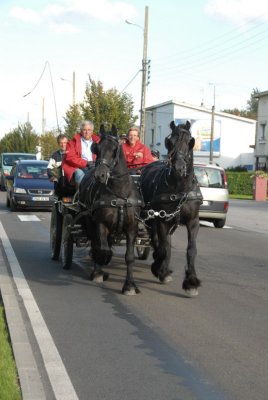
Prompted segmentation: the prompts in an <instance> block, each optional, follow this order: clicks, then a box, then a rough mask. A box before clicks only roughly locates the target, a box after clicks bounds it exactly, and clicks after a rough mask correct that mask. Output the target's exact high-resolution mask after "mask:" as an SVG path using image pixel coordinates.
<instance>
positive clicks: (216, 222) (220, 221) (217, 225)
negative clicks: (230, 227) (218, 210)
mask: <svg viewBox="0 0 268 400" xmlns="http://www.w3.org/2000/svg"><path fill="white" fill-rule="evenodd" d="M225 222H226V219H214V222H213V224H214V226H215V228H223V227H224V225H225Z"/></svg>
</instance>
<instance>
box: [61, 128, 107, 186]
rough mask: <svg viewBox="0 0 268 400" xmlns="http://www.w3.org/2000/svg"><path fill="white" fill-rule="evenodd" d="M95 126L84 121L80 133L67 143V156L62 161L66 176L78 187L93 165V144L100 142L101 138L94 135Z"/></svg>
mask: <svg viewBox="0 0 268 400" xmlns="http://www.w3.org/2000/svg"><path fill="white" fill-rule="evenodd" d="M93 129H94V124H93V122H91V121H84V122H82V123H81V125H80V133H77V134H76V135H75V136H74V137H73V138H72V140H70V141H69V142H68V143H67V147H66V154H65V157H64V159H63V161H62V169H63V172H64V175H65V176H66V178H67V179H68V181H69V182H70V181H71V179H72V178H73V180H74V182H75V184H76V187H77V188H78V187H79V184H80V182H81V181H82V179H83V177H84V175H85V170H86V168H88V167H89V166H91V165H93V162H94V161H95V158H96V156H95V154H92V152H91V145H92V143H93V142H99V140H100V139H99V136H97V135H95V134H94V133H93Z"/></svg>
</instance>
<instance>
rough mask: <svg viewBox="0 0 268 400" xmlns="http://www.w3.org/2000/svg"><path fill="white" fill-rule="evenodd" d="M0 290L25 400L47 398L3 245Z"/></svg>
mask: <svg viewBox="0 0 268 400" xmlns="http://www.w3.org/2000/svg"><path fill="white" fill-rule="evenodd" d="M0 276H1V279H0V292H1V296H2V299H3V304H4V310H5V315H6V319H7V324H8V329H9V335H10V339H11V343H12V349H13V353H14V357H15V362H16V366H17V371H18V376H19V381H20V387H21V392H22V398H23V400H37V399H38V400H43V399H46V395H45V391H44V387H43V384H42V380H41V376H40V373H39V371H38V368H37V364H36V362H35V358H34V355H33V351H32V347H31V343H30V340H29V337H28V334H27V331H26V327H25V324H24V320H23V316H22V313H21V310H20V305H19V300H18V293H17V291H16V290H15V288H14V283H13V280H12V278H11V277H10V274H9V271H8V269H7V261H6V259H5V255H4V250H3V245H2V243H1V245H0Z"/></svg>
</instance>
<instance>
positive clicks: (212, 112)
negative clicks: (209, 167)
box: [209, 85, 215, 164]
mask: <svg viewBox="0 0 268 400" xmlns="http://www.w3.org/2000/svg"><path fill="white" fill-rule="evenodd" d="M213 88H214V89H213V105H212V108H211V130H210V151H209V163H210V164H213V152H214V120H215V85H213Z"/></svg>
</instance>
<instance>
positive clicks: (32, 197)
mask: <svg viewBox="0 0 268 400" xmlns="http://www.w3.org/2000/svg"><path fill="white" fill-rule="evenodd" d="M47 165H48V161H40V160H20V161H18V162H17V163H16V164H15V165H14V166H13V167H12V169H11V171H10V175H9V176H6V182H7V193H6V206H7V207H10V209H11V211H16V210H17V208H51V207H52V206H53V203H54V184H53V183H52V182H50V180H49V179H48V176H47Z"/></svg>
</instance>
